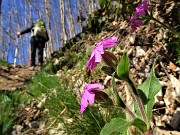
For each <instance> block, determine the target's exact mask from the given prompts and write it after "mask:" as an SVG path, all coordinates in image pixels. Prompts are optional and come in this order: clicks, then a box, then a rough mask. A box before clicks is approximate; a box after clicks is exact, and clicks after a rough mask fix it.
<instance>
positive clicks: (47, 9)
mask: <svg viewBox="0 0 180 135" xmlns="http://www.w3.org/2000/svg"><path fill="white" fill-rule="evenodd" d="M44 3H45V8H46V20H47V21H46V22H47V24H48V25H47V28H48V33H49V35H50V36H49V43H47V44H48V45H47V51H46V52H47V57H50V55H51V53H52V51H53V50H52V37H51V26H50V4H49V0H44Z"/></svg>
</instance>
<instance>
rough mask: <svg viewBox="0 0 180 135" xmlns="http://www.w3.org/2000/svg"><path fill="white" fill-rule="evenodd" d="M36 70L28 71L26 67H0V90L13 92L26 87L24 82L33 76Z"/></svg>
mask: <svg viewBox="0 0 180 135" xmlns="http://www.w3.org/2000/svg"><path fill="white" fill-rule="evenodd" d="M37 71H38V70H37V69H35V70H34V71H29V70H28V67H21V66H16V67H15V68H14V67H13V66H11V65H10V66H8V67H3V66H0V90H8V91H14V90H16V89H19V88H22V87H24V86H25V85H26V80H27V79H29V78H31V77H32V76H34V75H35V73H36V72H37Z"/></svg>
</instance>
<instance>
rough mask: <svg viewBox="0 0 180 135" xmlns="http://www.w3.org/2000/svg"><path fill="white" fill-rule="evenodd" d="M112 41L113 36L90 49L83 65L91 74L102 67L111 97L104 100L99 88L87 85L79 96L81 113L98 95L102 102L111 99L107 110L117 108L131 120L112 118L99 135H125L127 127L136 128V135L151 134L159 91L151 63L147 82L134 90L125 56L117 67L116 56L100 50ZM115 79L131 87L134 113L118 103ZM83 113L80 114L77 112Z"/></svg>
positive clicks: (104, 97) (111, 43) (122, 103)
mask: <svg viewBox="0 0 180 135" xmlns="http://www.w3.org/2000/svg"><path fill="white" fill-rule="evenodd" d="M116 41H117V37H115V36H114V37H111V38H107V39H104V40H102V41H101V42H99V43H97V44H96V46H95V47H94V49H93V52H92V55H91V57H90V59H89V60H88V61H87V63H86V67H87V68H90V69H92V70H94V69H95V68H96V67H97V64H98V63H99V62H100V61H101V60H103V61H104V62H105V63H106V65H107V67H106V68H103V70H104V71H105V73H107V74H108V75H111V76H112V95H113V97H110V96H108V95H107V94H106V92H103V91H102V90H103V88H104V86H103V85H101V84H98V83H94V84H87V85H86V86H85V88H84V91H83V94H82V99H81V109H83V111H84V110H85V109H86V108H87V105H88V102H89V103H91V104H92V103H94V99H96V98H97V97H99V95H100V97H101V99H102V100H105V101H107V100H109V99H111V98H112V101H113V103H112V104H109V105H107V106H112V107H114V110H117V108H121V109H122V110H123V112H124V113H126V114H128V115H129V116H131V118H126V117H123V116H122V115H119V116H118V117H114V118H113V119H111V121H110V122H109V123H107V124H106V125H105V126H104V127H103V129H102V130H101V132H100V134H101V135H111V134H127V131H128V128H129V127H130V126H134V127H136V129H137V131H138V132H139V133H143V134H151V133H152V129H151V127H150V122H151V116H152V109H153V106H154V97H155V95H156V94H157V92H158V91H159V90H160V89H161V86H160V83H159V80H158V79H157V78H156V76H155V73H154V65H155V62H154V65H153V67H152V70H151V74H150V76H149V77H148V78H147V80H146V81H145V82H144V83H143V84H142V85H140V86H138V87H136V86H135V85H134V83H133V81H132V80H131V78H130V76H129V58H128V55H127V53H126V52H125V53H124V54H123V57H122V59H121V60H120V62H119V64H118V65H117V64H116V63H117V58H116V56H115V55H114V54H113V53H110V52H107V51H105V50H104V49H105V48H110V47H113V46H114V45H115V42H116ZM100 55H101V56H100ZM115 78H116V79H119V80H122V81H126V82H127V83H128V84H129V85H130V86H131V93H132V96H133V97H134V99H135V104H134V105H137V107H138V109H137V111H136V113H135V112H133V111H132V110H131V109H129V108H130V106H127V105H126V103H125V102H124V101H123V99H121V97H120V95H119V94H118V91H117V89H116V83H115ZM94 89H95V90H94ZM96 89H97V90H96ZM101 102H102V101H101ZM83 111H82V110H81V112H83ZM139 114H140V115H139Z"/></svg>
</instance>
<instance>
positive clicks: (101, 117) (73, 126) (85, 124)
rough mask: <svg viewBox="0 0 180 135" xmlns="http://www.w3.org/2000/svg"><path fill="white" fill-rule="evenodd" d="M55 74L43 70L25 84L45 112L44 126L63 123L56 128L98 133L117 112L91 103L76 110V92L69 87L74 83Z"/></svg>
mask: <svg viewBox="0 0 180 135" xmlns="http://www.w3.org/2000/svg"><path fill="white" fill-rule="evenodd" d="M65 76H66V71H65V72H64V75H63V78H58V77H57V76H54V75H49V74H48V73H46V72H41V73H39V74H37V75H36V76H35V77H34V78H33V79H32V82H31V83H32V84H31V85H30V87H29V88H27V91H28V93H31V95H33V99H35V100H37V101H38V102H41V101H44V103H43V105H42V107H41V108H43V109H46V111H47V112H48V113H47V114H46V115H44V116H43V120H44V121H47V127H46V128H47V130H50V129H53V128H57V125H59V124H61V125H63V126H62V127H61V128H60V129H59V131H64V132H65V133H67V134H68V135H71V134H86V135H87V134H88V135H92V134H99V133H100V131H101V128H102V127H103V126H104V125H105V123H106V122H109V120H110V118H112V116H114V115H117V114H118V113H119V112H118V111H116V112H114V111H113V110H112V109H110V108H109V109H106V111H103V113H101V111H99V107H97V106H96V107H91V108H89V109H88V110H87V111H86V112H85V113H84V114H80V112H79V109H80V105H79V101H78V100H77V95H75V93H74V92H73V90H72V87H73V85H74V84H72V83H71V81H67V79H68V78H65Z"/></svg>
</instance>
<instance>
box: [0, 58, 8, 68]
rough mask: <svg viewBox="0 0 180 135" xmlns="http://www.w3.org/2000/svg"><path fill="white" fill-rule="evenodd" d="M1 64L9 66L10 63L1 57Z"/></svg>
mask: <svg viewBox="0 0 180 135" xmlns="http://www.w3.org/2000/svg"><path fill="white" fill-rule="evenodd" d="M0 65H1V66H5V67H7V66H8V65H9V63H8V62H6V61H4V60H1V59H0Z"/></svg>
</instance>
